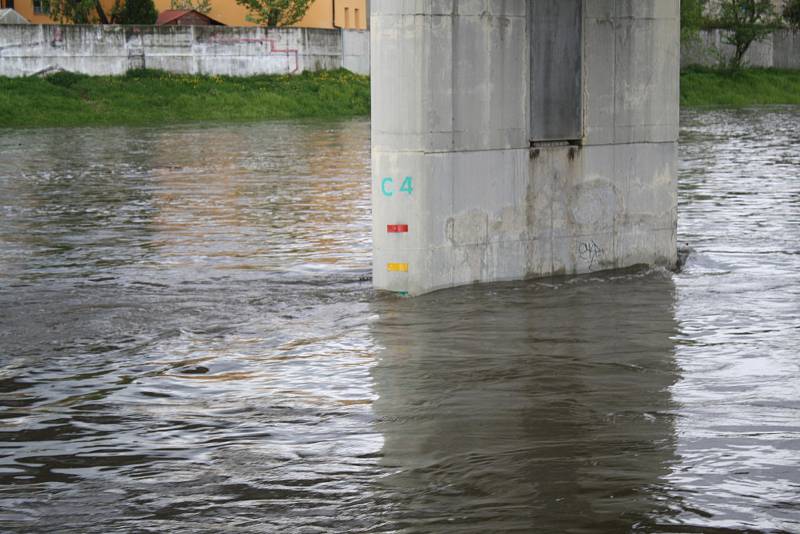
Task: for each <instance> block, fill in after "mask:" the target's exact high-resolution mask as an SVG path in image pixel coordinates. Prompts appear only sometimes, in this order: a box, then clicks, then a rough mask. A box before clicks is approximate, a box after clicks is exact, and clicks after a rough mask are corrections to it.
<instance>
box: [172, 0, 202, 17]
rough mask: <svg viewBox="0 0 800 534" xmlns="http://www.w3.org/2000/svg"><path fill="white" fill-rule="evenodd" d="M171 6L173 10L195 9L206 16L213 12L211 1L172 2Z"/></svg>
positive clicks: (178, 0)
mask: <svg viewBox="0 0 800 534" xmlns="http://www.w3.org/2000/svg"><path fill="white" fill-rule="evenodd" d="M169 6H170V8H172V9H194V10H195V11H197V12H198V13H203V14H204V15H208V14H209V12H211V0H170V3H169Z"/></svg>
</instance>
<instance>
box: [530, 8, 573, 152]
mask: <svg viewBox="0 0 800 534" xmlns="http://www.w3.org/2000/svg"><path fill="white" fill-rule="evenodd" d="M528 28H529V33H530V36H531V37H530V40H531V42H530V45H531V53H530V59H531V69H530V72H531V117H530V119H531V132H530V133H531V141H533V142H546V141H579V140H580V139H581V138H583V0H531V2H530V4H529V13H528Z"/></svg>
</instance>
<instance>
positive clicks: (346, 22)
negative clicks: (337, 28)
mask: <svg viewBox="0 0 800 534" xmlns="http://www.w3.org/2000/svg"><path fill="white" fill-rule="evenodd" d="M344 27H345V28H349V27H350V8H349V7H346V8H344Z"/></svg>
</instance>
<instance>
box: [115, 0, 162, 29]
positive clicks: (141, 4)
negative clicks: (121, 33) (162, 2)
mask: <svg viewBox="0 0 800 534" xmlns="http://www.w3.org/2000/svg"><path fill="white" fill-rule="evenodd" d="M123 2H124V3H122V4H120V0H116V3H115V4H114V9H112V10H111V19H112V21H113V22H114V24H155V23H156V19H158V11H156V6H155V4H153V0H123Z"/></svg>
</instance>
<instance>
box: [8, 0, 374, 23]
mask: <svg viewBox="0 0 800 534" xmlns="http://www.w3.org/2000/svg"><path fill="white" fill-rule="evenodd" d="M368 1H369V0H315V1H314V3H313V4H311V7H309V8H308V12H307V13H306V15H305V17H303V19H302V20H301V21H300V22H298V23H297V24H295V26H298V27H301V28H329V29H330V28H345V29H353V30H365V29H367V27H368V20H367V19H368V17H369V14H368V11H367V2H368ZM154 2H155V5H156V9H157V10H158V11H159V12H162V11H166V10H167V9H171V2H170V0H154ZM101 3H102V5H103V8H104V9H105V10H106V13H110V12H111V8H112V7H113V5H114V0H101ZM210 4H211V11H210V12H209V13H208V16H209V17H211V18H212V19H215V20H218V21H219V22H222V23H223V24H225V25H227V26H254V25H255V24H253V23H252V22H250V21H248V20H247V15H248V11H247V9H245V8H244V7H242V6H240V5H239V4H237V3H236V1H235V0H211V2H210ZM0 6H2V7H13V8H14V9H15V10H16V11H17V12H18V13H19V14H20V15H22V16H23V17H25V18H26V19H28V20H29V21H31V22H32V23H33V24H53V23H54V21H53V20H52V19H51V18H50V17H48V16H47V13H46V12H45V10H44V9H43V8H42V2H41V0H0Z"/></svg>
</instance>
